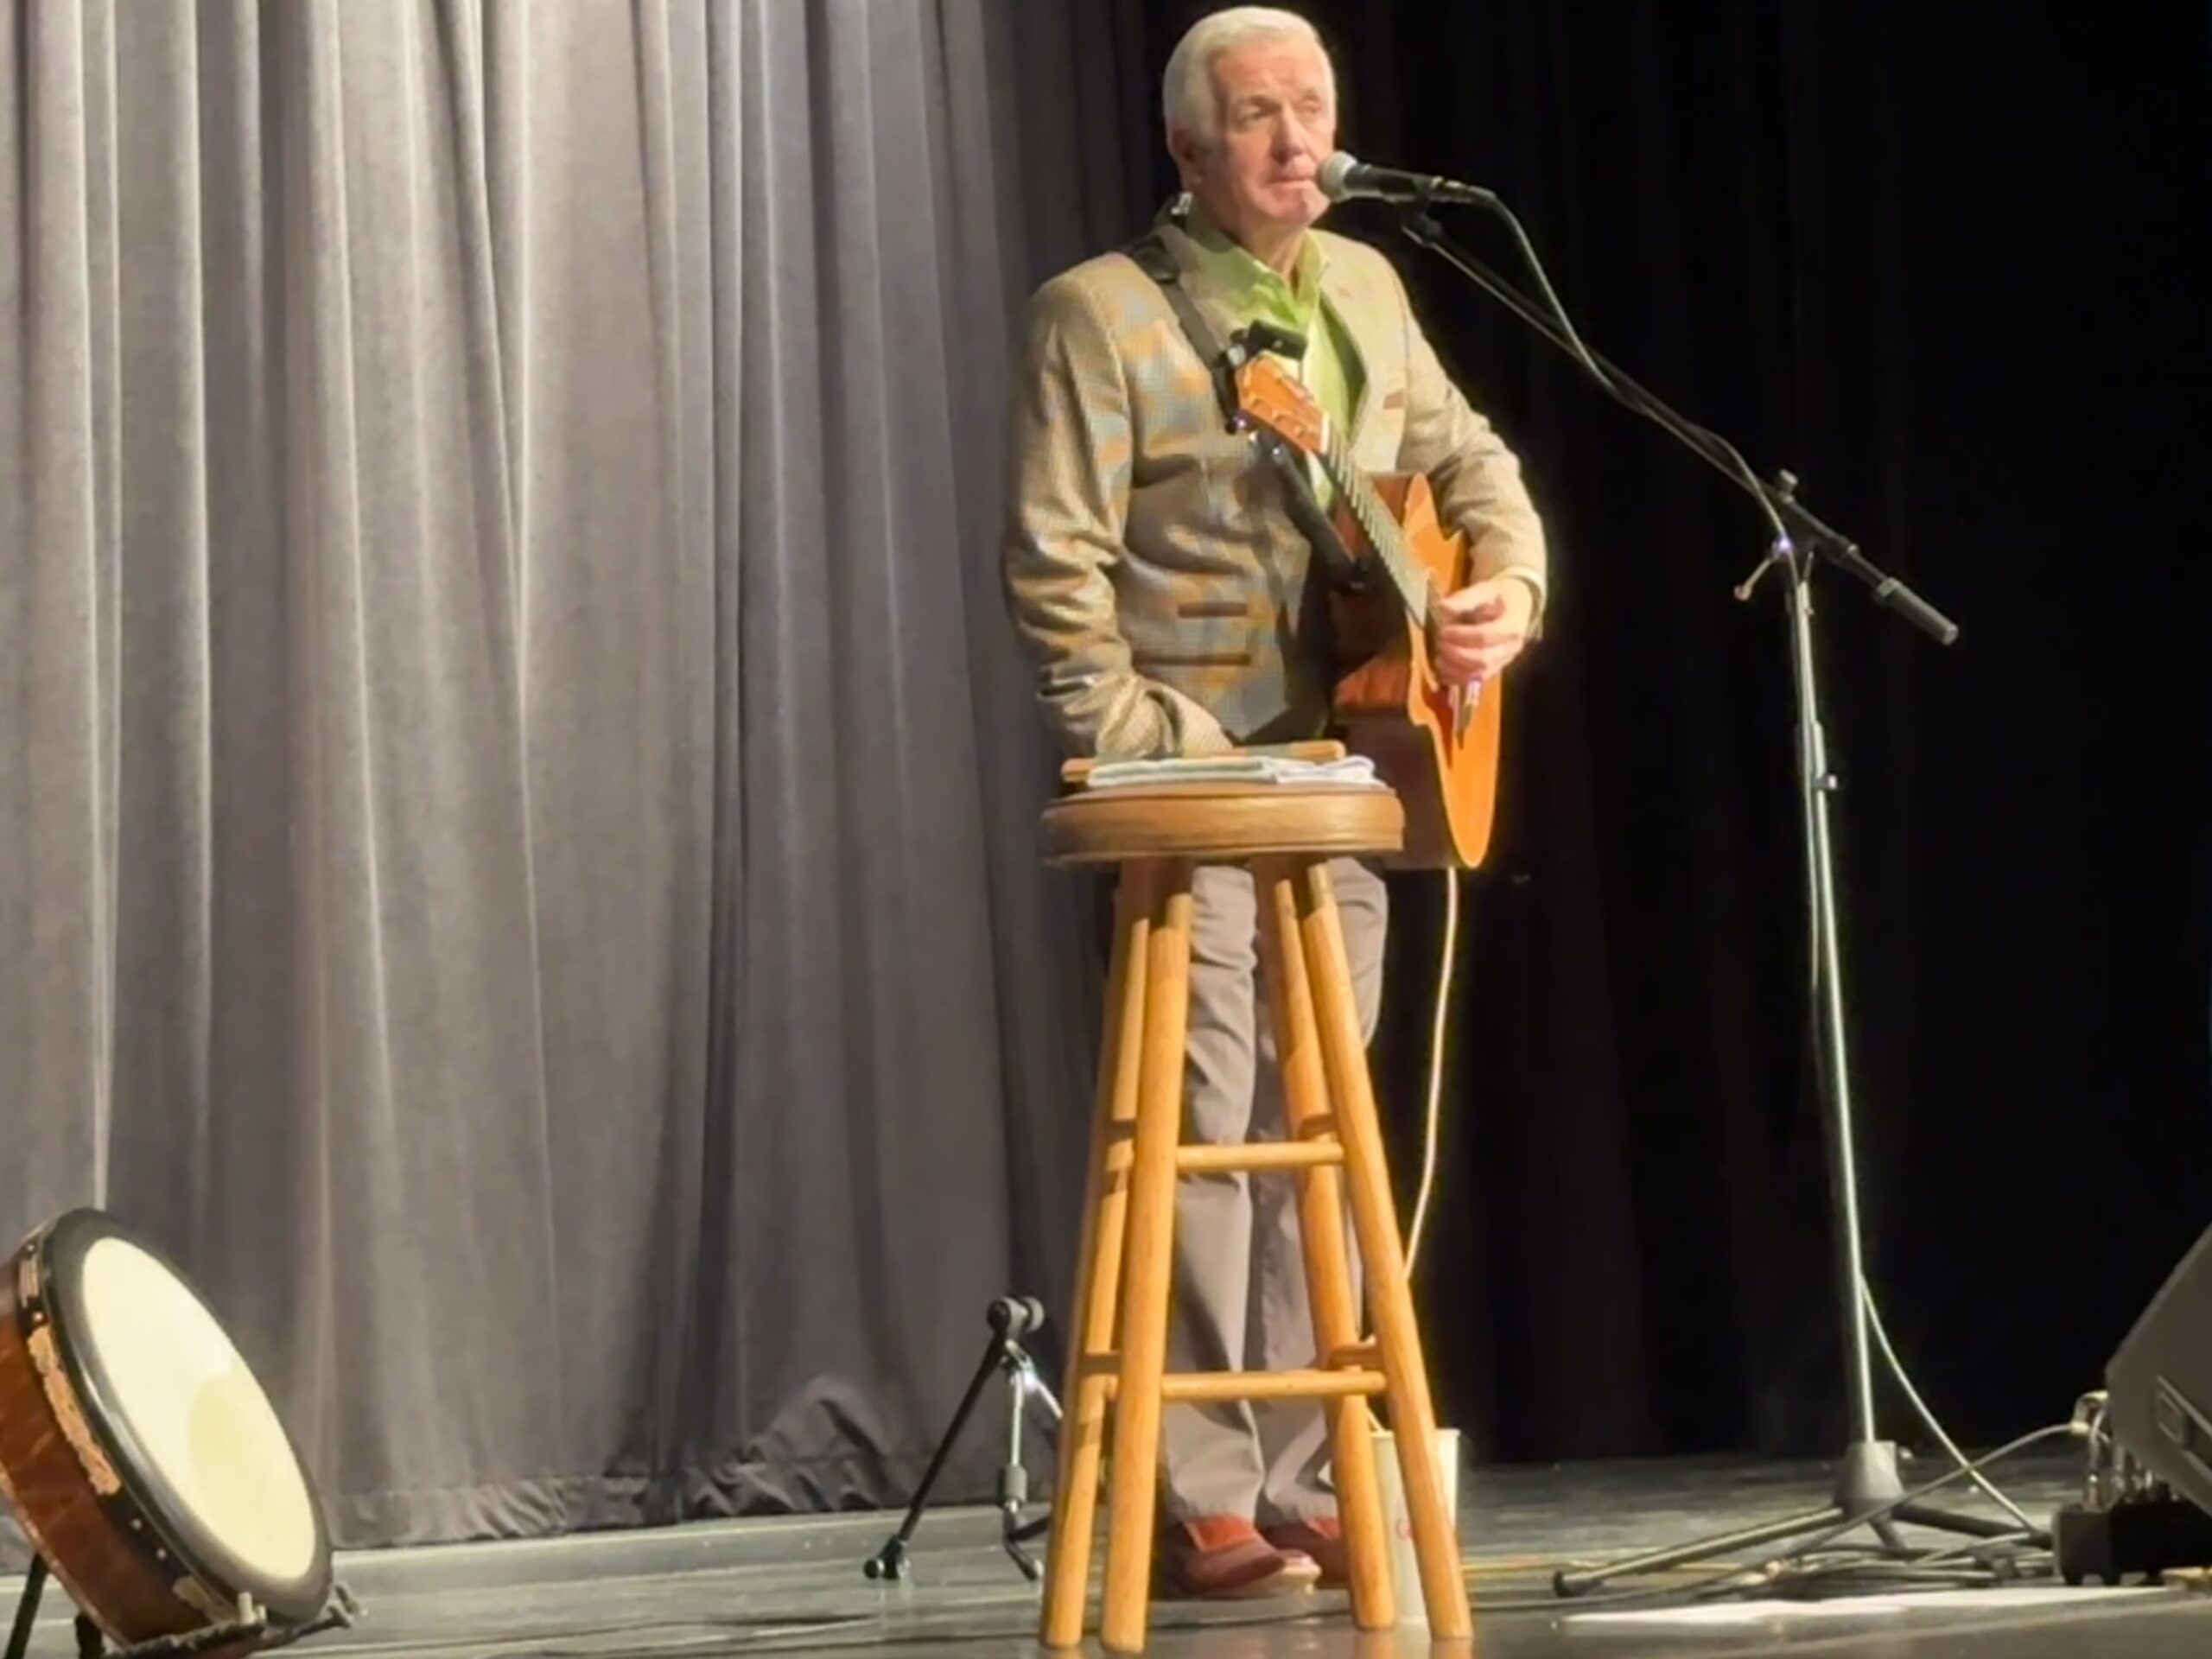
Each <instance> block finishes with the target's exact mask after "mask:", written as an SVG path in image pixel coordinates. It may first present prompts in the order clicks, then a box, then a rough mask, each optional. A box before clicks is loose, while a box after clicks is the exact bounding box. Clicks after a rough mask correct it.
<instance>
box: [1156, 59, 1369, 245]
mask: <svg viewBox="0 0 2212 1659" xmlns="http://www.w3.org/2000/svg"><path fill="white" fill-rule="evenodd" d="M1213 83H1214V92H1215V97H1216V100H1217V109H1218V110H1219V111H1220V129H1221V130H1220V137H1218V138H1217V140H1216V141H1215V142H1214V143H1213V144H1212V145H1211V147H1205V146H1203V145H1202V144H1201V143H1200V141H1199V140H1198V139H1197V138H1196V137H1193V136H1192V135H1187V134H1178V135H1177V137H1176V146H1175V156H1176V160H1177V161H1178V162H1180V163H1181V165H1182V168H1183V175H1184V178H1185V182H1186V185H1187V187H1188V188H1189V189H1190V191H1191V194H1192V195H1194V196H1196V197H1197V198H1198V200H1200V201H1201V202H1203V203H1204V204H1205V208H1206V211H1207V212H1208V213H1211V215H1212V216H1213V218H1214V219H1215V221H1216V222H1217V224H1219V225H1220V226H1221V227H1222V228H1223V229H1224V230H1225V231H1227V232H1229V233H1230V235H1231V236H1233V237H1236V238H1237V239H1238V240H1239V241H1249V240H1251V239H1252V238H1254V237H1255V236H1258V237H1261V238H1273V237H1281V236H1282V235H1286V234H1287V235H1294V234H1296V233H1297V232H1300V231H1302V230H1304V229H1305V228H1306V226H1309V225H1311V224H1313V222H1314V220H1316V219H1319V218H1320V217H1321V214H1322V213H1323V212H1324V211H1325V209H1326V208H1327V207H1328V205H1329V200H1328V198H1327V197H1326V196H1324V195H1323V194H1321V188H1320V187H1319V185H1318V184H1316V183H1315V182H1314V177H1315V175H1317V174H1319V171H1320V169H1321V163H1322V162H1324V161H1325V160H1326V159H1327V158H1328V156H1329V155H1330V152H1331V151H1332V150H1334V149H1336V145H1337V107H1336V99H1335V98H1334V97H1333V95H1332V92H1331V90H1330V84H1329V65H1328V60H1327V59H1325V57H1323V55H1322V54H1321V50H1320V48H1319V47H1317V46H1315V45H1314V44H1313V42H1312V41H1305V40H1299V39H1296V38H1287V39H1284V40H1280V41H1258V42H1256V43H1254V44H1251V45H1247V46H1240V47H1236V48H1232V49H1231V50H1230V51H1227V52H1224V53H1223V54H1221V55H1220V56H1219V57H1217V58H1216V59H1215V60H1214V62H1213Z"/></svg>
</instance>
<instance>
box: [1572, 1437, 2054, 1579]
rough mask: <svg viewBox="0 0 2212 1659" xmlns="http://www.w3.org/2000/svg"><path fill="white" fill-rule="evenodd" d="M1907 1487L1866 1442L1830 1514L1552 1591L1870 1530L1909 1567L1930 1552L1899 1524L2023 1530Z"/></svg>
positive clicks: (1780, 1556)
mask: <svg viewBox="0 0 2212 1659" xmlns="http://www.w3.org/2000/svg"><path fill="white" fill-rule="evenodd" d="M1903 1500H1904V1482H1903V1481H1902V1480H1901V1479H1900V1478H1898V1475H1897V1446H1896V1444H1895V1443H1894V1442H1892V1441H1889V1440H1861V1441H1859V1442H1857V1443H1856V1444H1854V1445H1853V1446H1851V1447H1849V1448H1848V1449H1847V1451H1846V1452H1844V1455H1843V1462H1842V1465H1841V1466H1840V1467H1839V1468H1838V1469H1837V1471H1836V1479H1835V1487H1834V1491H1833V1492H1832V1493H1831V1494H1830V1496H1829V1498H1828V1503H1827V1508H1826V1509H1821V1510H1811V1511H1808V1512H1807V1513H1803V1514H1799V1515H1793V1516H1789V1517H1787V1518H1786V1519H1783V1520H1780V1521H1770V1522H1765V1523H1764V1524H1763V1525H1760V1526H1756V1527H1745V1528H1744V1529H1742V1530H1740V1531H1738V1532H1731V1533H1724V1534H1717V1535H1714V1536H1713V1537H1711V1538H1707V1539H1703V1540H1700V1541H1698V1542H1696V1543H1692V1544H1684V1545H1681V1546H1678V1547H1676V1548H1672V1549H1655V1550H1650V1551H1648V1552H1646V1553H1645V1554H1641V1555H1631V1556H1629V1557H1627V1558H1626V1559H1625V1560H1618V1561H1615V1562H1612V1563H1611V1564H1610V1565H1609V1566H1606V1567H1600V1568H1598V1569H1597V1570H1595V1571H1593V1572H1588V1573H1568V1572H1566V1571H1563V1570H1562V1571H1560V1572H1559V1573H1554V1575H1553V1577H1552V1589H1553V1591H1554V1593H1555V1594H1557V1595H1560V1596H1561V1597H1573V1596H1581V1595H1587V1594H1588V1593H1589V1592H1591V1591H1592V1590H1595V1589H1598V1588H1599V1587H1600V1586H1603V1585H1604V1584H1605V1583H1606V1582H1607V1581H1608V1580H1612V1579H1618V1578H1626V1577H1630V1576H1631V1575H1633V1574H1636V1573H1663V1572H1666V1571H1668V1570H1669V1568H1672V1567H1691V1566H1695V1565H1697V1564H1698V1563H1700V1562H1703V1561H1710V1560H1719V1559H1720V1558H1722V1557H1725V1556H1729V1555H1733V1554H1736V1553H1737V1552H1738V1551H1739V1550H1747V1549H1750V1550H1755V1549H1758V1548H1761V1547H1762V1546H1764V1545H1767V1544H1779V1543H1786V1542H1789V1541H1793V1540H1796V1539H1798V1538H1804V1537H1810V1536H1813V1535H1817V1534H1822V1533H1827V1534H1840V1533H1843V1532H1846V1531H1848V1530H1850V1529H1852V1528H1853V1527H1854V1526H1865V1527H1866V1528H1867V1529H1869V1530H1871V1531H1872V1533H1873V1535H1875V1537H1876V1538H1877V1539H1878V1540H1879V1541H1881V1546H1882V1553H1883V1554H1885V1555H1887V1556H1889V1557H1890V1558H1891V1559H1892V1560H1899V1561H1909V1560H1914V1559H1916V1558H1917V1557H1918V1556H1920V1555H1923V1554H1926V1553H1927V1552H1926V1551H1924V1550H1920V1549H1916V1548H1913V1547H1912V1546H1911V1545H1910V1544H1907V1543H1906V1542H1905V1541H1904V1539H1903V1538H1902V1537H1900V1536H1899V1535H1898V1534H1897V1523H1898V1522H1904V1523H1905V1524H1907V1525H1909V1526H1916V1527H1926V1528H1929V1529H1934V1530H1936V1531H1942V1532H1952V1533H1956V1534H1959V1535H1961V1536H1963V1537H1967V1538H1982V1539H1988V1540H1991V1541H1995V1540H1997V1539H2000V1538H2004V1539H2010V1538H2015V1537H2017V1536H2018V1533H2019V1529H2018V1527H2017V1526H2015V1525H2013V1524H2012V1522H2006V1521H1998V1520H1993V1519H1989V1518H1986V1517H1984V1516H1978V1515H1958V1514H1955V1513H1953V1512H1952V1511H1950V1510H1942V1509H1938V1508H1936V1506H1935V1505H1933V1504H1929V1503H1907V1502H1904V1501H1903ZM1794 1553H1795V1552H1793V1551H1790V1550H1787V1549H1784V1550H1776V1551H1772V1552H1770V1553H1769V1554H1765V1555H1761V1556H1758V1557H1756V1558H1754V1559H1752V1560H1746V1561H1744V1562H1742V1563H1741V1564H1740V1570H1741V1571H1742V1572H1743V1573H1758V1572H1763V1571H1766V1570H1768V1569H1770V1568H1772V1567H1775V1566H1777V1565H1778V1564H1779V1563H1781V1562H1783V1561H1785V1560H1789V1556H1790V1555H1791V1554H1794Z"/></svg>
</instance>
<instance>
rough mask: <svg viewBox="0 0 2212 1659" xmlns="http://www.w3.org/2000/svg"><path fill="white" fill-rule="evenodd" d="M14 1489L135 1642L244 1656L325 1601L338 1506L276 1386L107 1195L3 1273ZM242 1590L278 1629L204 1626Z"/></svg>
mask: <svg viewBox="0 0 2212 1659" xmlns="http://www.w3.org/2000/svg"><path fill="white" fill-rule="evenodd" d="M0 1495H4V1496H5V1497H6V1498H7V1500H8V1502H9V1503H10V1505H11V1506H12V1507H13V1509H14V1510H15V1513H16V1518H17V1519H18V1520H19V1521H21V1522H22V1527H23V1530H24V1532H25V1533H26V1534H28V1535H29V1538H30V1540H31V1543H32V1547H33V1548H35V1549H36V1550H37V1551H38V1553H39V1554H40V1555H41V1557H43V1558H44V1560H45V1561H46V1564H47V1566H48V1568H49V1569H50V1570H51V1571H52V1573H53V1574H54V1578H55V1579H56V1580H59V1581H60V1584H61V1586H62V1587H63V1588H64V1589H66V1590H67V1592H69V1595H70V1597H71V1599H73V1601H75V1602H76V1604H77V1606H78V1608H79V1611H82V1612H83V1613H84V1614H85V1615H86V1617H87V1618H90V1619H91V1620H92V1623H93V1624H96V1625H98V1626H99V1629H100V1630H102V1631H103V1632H104V1633H105V1635H106V1636H107V1637H108V1638H109V1639H110V1640H111V1641H112V1642H115V1643H118V1644H121V1645H124V1646H135V1645H137V1644H139V1643H147V1642H153V1641H157V1640H159V1639H161V1638H163V1637H193V1636H198V1637H200V1638H201V1642H202V1643H205V1644H206V1646H207V1649H212V1650H213V1651H214V1652H217V1653H230V1654H235V1653H243V1652H245V1651H249V1650H250V1649H252V1648H253V1647H255V1646H257V1645H259V1644H261V1643H274V1642H276V1641H277V1640H279V1639H281V1638H282V1637H283V1636H284V1635H285V1633H286V1632H287V1631H288V1630H291V1631H295V1632H296V1630H297V1629H298V1627H300V1626H303V1625H306V1624H309V1623H311V1622H313V1621H315V1620H316V1619H318V1618H320V1617H321V1615H322V1614H323V1613H324V1611H325V1610H326V1608H327V1605H328V1603H329V1599H330V1595H331V1559H330V1541H329V1534H328V1531H327V1528H326V1526H325V1523H324V1520H323V1515H322V1507H321V1503H320V1501H319V1500H318V1498H317V1497H316V1494H315V1489H314V1485H313V1483H312V1482H311V1481H310V1480H309V1478H308V1474H307V1471H306V1469H305V1467H304V1466H303V1465H302V1463H301V1461H300V1457H299V1453H298V1451H297V1449H296V1447H295V1446H293V1443H292V1440H291V1437H290V1436H289V1434H288V1433H286V1432H285V1429H284V1426H283V1423H282V1422H281V1421H279V1420H278V1418H277V1413H276V1411H275V1409H274V1408H272V1407H271V1406H270V1402H269V1396H268V1395H266V1394H264V1392H263V1391H262V1388H261V1385H260V1383H258V1382H257V1381H256V1380H255V1379H254V1376H253V1374H252V1372H251V1371H250V1370H248V1369H247V1367H246V1364H245V1360H244V1359H242V1358H241V1357H239V1355H238V1350H237V1348H236V1347H234V1346H233V1345H232V1342H231V1339H230V1338H228V1337H227V1336H226V1335H225V1334H224V1332H223V1329H222V1327H221V1325H219V1324H218V1323H217V1322H216V1319H215V1316H214V1315H213V1313H210V1312H209V1311H208V1308H207V1304H206V1303H205V1302H204V1301H202V1300H200V1296H199V1294H197V1293H196V1292H195V1291H194V1290H193V1288H192V1287H191V1286H189V1285H188V1284H187V1283H186V1282H185V1281H184V1279H183V1277H182V1276H181V1274H179V1273H178V1272H177V1271H176V1269H175V1268H173V1267H171V1266H170V1265H169V1264H168V1262H166V1261H164V1260H163V1259H162V1256H161V1255H160V1254H159V1253H158V1252H157V1251H156V1250H154V1249H152V1248H150V1247H149V1246H148V1245H147V1244H145V1243H142V1242H141V1241H139V1240H137V1239H136V1238H133V1237H132V1236H130V1233H129V1232H127V1231H126V1230H124V1228H123V1227H122V1226H121V1225H120V1224H118V1222H117V1221H116V1220H115V1219H114V1218H113V1217H111V1216H108V1215H106V1214H105V1213H103V1212H102V1211H97V1210H73V1211H70V1212H69V1213H67V1215H64V1216H61V1217H59V1218H57V1219H55V1220H54V1221H51V1222H49V1223H48V1224H46V1225H44V1226H42V1227H41V1228H39V1229H38V1230H35V1232H33V1233H32V1234H31V1235H30V1236H29V1238H27V1239H25V1240H24V1241H23V1243H22V1246H21V1247H20V1248H19V1249H17V1250H16V1255H15V1256H14V1259H13V1260H12V1262H10V1265H9V1271H8V1273H7V1274H6V1281H5V1283H4V1285H0ZM242 1599H243V1603H244V1604H251V1605H250V1606H249V1607H248V1608H247V1611H246V1615H245V1616H246V1618H248V1619H252V1618H255V1617H256V1616H258V1618H261V1619H265V1621H266V1628H265V1629H264V1630H260V1631H257V1632H254V1633H251V1634H245V1633H241V1634H240V1636H239V1637H238V1639H237V1640H235V1641H228V1640H226V1641H222V1642H219V1643H217V1642H213V1641H208V1640H207V1637H210V1636H212V1634H213V1631H214V1630H216V1629H217V1628H219V1627H223V1626H227V1625H231V1624H235V1623H238V1621H239V1620H240V1618H241V1606H242V1605H243V1604H242ZM194 1645H195V1646H199V1645H201V1643H194Z"/></svg>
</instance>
